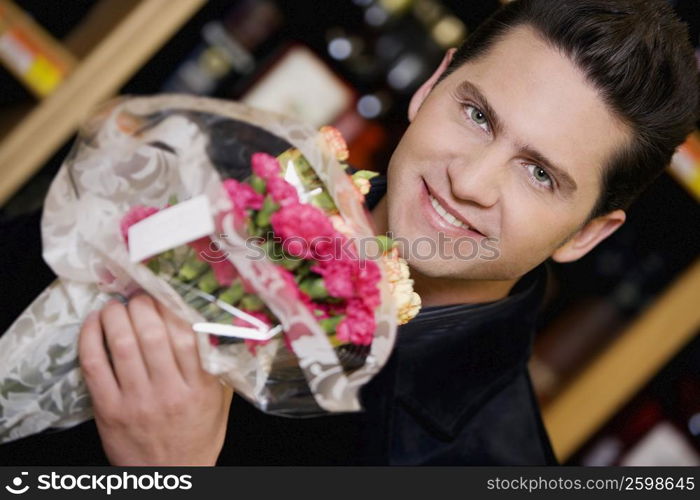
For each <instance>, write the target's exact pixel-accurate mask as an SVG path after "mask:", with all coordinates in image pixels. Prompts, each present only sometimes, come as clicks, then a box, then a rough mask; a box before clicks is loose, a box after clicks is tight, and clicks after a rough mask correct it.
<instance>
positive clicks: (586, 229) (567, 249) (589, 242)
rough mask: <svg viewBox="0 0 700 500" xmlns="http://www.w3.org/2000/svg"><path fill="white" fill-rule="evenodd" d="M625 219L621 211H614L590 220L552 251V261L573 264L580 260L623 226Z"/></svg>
mask: <svg viewBox="0 0 700 500" xmlns="http://www.w3.org/2000/svg"><path fill="white" fill-rule="evenodd" d="M625 218H626V215H625V212H624V211H623V210H614V211H612V212H610V213H609V214H606V215H601V216H600V217H596V218H595V219H591V220H590V221H588V222H587V223H586V224H585V225H584V226H583V227H582V228H581V229H579V230H578V231H576V232H575V233H574V234H573V235H572V236H571V237H570V238H569V239H568V240H567V241H566V242H565V243H563V244H562V245H561V246H560V247H559V248H557V249H556V250H555V251H554V253H553V254H552V260H554V261H556V262H573V261H575V260H578V259H580V258H581V257H583V256H584V255H586V254H587V253H588V252H590V251H591V250H593V249H594V248H595V247H596V245H598V243H600V242H601V241H603V240H604V239H605V238H607V237H608V236H610V235H611V234H612V233H614V232H615V231H616V230H617V228H619V227H620V226H621V225H622V224H624V223H625Z"/></svg>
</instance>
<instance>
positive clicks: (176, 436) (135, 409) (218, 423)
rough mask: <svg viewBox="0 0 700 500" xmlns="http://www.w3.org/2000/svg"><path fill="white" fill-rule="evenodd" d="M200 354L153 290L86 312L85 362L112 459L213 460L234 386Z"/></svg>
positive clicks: (189, 332)
mask: <svg viewBox="0 0 700 500" xmlns="http://www.w3.org/2000/svg"><path fill="white" fill-rule="evenodd" d="M105 339H106V343H107V347H108V349H109V352H110V353H111V361H112V362H111V363H110V359H109V358H108V354H107V350H106V349H105V343H104V342H105ZM198 356H199V355H198V351H197V344H196V342H195V337H194V332H193V331H192V329H191V328H190V326H189V325H188V324H187V323H185V322H183V321H182V320H180V319H179V318H177V317H176V316H175V315H173V314H172V313H170V312H169V311H166V310H165V309H164V308H163V307H162V306H161V305H160V304H158V303H156V301H154V300H153V299H151V298H150V297H149V296H148V295H145V294H139V295H137V296H135V297H134V298H132V299H131V300H130V301H129V303H128V305H127V306H124V305H122V304H121V303H119V302H117V301H112V302H110V303H108V304H107V305H106V306H105V307H104V308H103V309H102V310H101V311H99V312H93V313H91V314H90V315H89V316H88V317H87V319H86V320H85V322H84V323H83V327H82V330H81V332H80V343H79V358H80V366H81V368H82V371H83V375H84V376H85V381H86V383H87V387H88V390H89V391H90V394H91V396H92V402H93V408H94V413H95V421H96V423H97V429H98V431H99V433H100V438H101V439H102V446H103V448H104V450H105V453H106V455H107V457H108V458H109V460H110V462H111V463H112V464H113V465H214V464H215V463H216V459H217V457H218V456H219V453H220V452H221V447H222V446H223V442H224V437H225V434H226V424H227V422H228V412H229V407H230V404H231V398H232V396H233V391H232V390H231V389H230V388H228V387H225V386H223V385H222V384H221V383H220V382H219V381H218V379H217V378H216V377H214V376H213V375H211V374H209V373H207V372H205V371H204V370H203V369H202V368H201V366H200V364H199V357H198Z"/></svg>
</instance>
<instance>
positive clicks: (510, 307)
mask: <svg viewBox="0 0 700 500" xmlns="http://www.w3.org/2000/svg"><path fill="white" fill-rule="evenodd" d="M546 275H547V268H546V264H540V265H539V266H538V267H536V268H535V269H533V270H531V271H530V272H529V273H527V274H526V275H524V276H523V277H522V278H521V279H520V280H519V281H518V283H516V285H515V286H514V287H513V289H512V290H511V293H510V294H509V295H508V296H507V297H505V298H503V299H501V300H498V301H494V302H488V303H480V304H461V305H451V306H434V307H426V308H424V309H422V310H421V312H420V313H419V314H418V315H417V316H416V317H415V318H414V319H413V320H411V321H410V322H409V323H407V324H405V325H402V326H401V327H399V331H398V337H397V341H396V347H395V353H394V354H395V356H396V357H397V358H398V359H397V360H396V361H397V363H396V364H395V366H396V367H397V368H396V370H397V372H396V379H395V384H396V385H395V395H396V397H397V399H398V401H399V403H400V404H402V405H403V406H404V407H405V408H406V409H407V410H408V411H409V412H410V413H412V414H413V416H414V417H415V418H417V419H419V420H420V421H422V423H423V424H424V425H426V426H427V427H429V428H431V429H432V430H433V431H434V432H436V433H437V434H438V435H441V436H443V437H445V438H448V439H450V438H454V437H455V436H456V435H457V434H458V433H459V431H460V430H461V428H462V427H463V425H464V424H465V423H466V421H468V420H469V419H470V418H471V416H472V415H473V414H474V413H475V412H476V411H477V410H478V409H479V408H480V407H481V406H482V405H483V404H484V403H485V402H486V401H487V400H488V399H489V398H490V397H491V396H492V395H494V394H495V393H497V392H498V391H499V390H500V389H502V388H503V387H504V386H505V385H506V384H507V383H509V382H510V381H511V380H512V379H513V377H514V376H515V375H516V374H517V373H519V372H520V371H521V370H522V369H524V368H526V365H527V361H528V359H529V357H530V353H531V349H532V342H533V339H534V326H535V321H536V316H537V309H538V308H539V306H540V304H541V302H542V298H543V295H544V288H545V285H546V277H547V276H546Z"/></svg>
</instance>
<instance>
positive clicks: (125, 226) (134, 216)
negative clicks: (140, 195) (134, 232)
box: [119, 205, 158, 245]
mask: <svg viewBox="0 0 700 500" xmlns="http://www.w3.org/2000/svg"><path fill="white" fill-rule="evenodd" d="M156 212H158V209H157V208H155V207H147V206H144V205H135V206H133V207H131V209H130V210H129V211H128V212H127V213H126V215H124V217H122V220H121V222H120V223H119V229H120V231H121V233H122V238H124V241H125V242H126V244H127V245H128V244H129V228H130V227H131V226H133V225H134V224H136V223H137V222H140V221H142V220H143V219H145V218H147V217H150V216H151V215H153V214H155V213H156Z"/></svg>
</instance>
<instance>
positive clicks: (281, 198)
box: [267, 176, 299, 207]
mask: <svg viewBox="0 0 700 500" xmlns="http://www.w3.org/2000/svg"><path fill="white" fill-rule="evenodd" d="M267 191H268V192H269V193H270V195H271V196H272V199H273V200H275V201H276V202H277V203H278V204H279V205H280V206H282V207H283V206H285V205H290V204H292V203H298V202H299V196H298V195H297V190H296V189H295V188H294V186H292V185H291V184H290V183H288V182H287V181H285V180H284V179H282V177H278V176H273V177H270V178H269V179H267Z"/></svg>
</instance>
